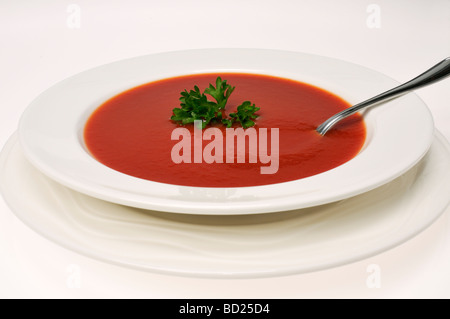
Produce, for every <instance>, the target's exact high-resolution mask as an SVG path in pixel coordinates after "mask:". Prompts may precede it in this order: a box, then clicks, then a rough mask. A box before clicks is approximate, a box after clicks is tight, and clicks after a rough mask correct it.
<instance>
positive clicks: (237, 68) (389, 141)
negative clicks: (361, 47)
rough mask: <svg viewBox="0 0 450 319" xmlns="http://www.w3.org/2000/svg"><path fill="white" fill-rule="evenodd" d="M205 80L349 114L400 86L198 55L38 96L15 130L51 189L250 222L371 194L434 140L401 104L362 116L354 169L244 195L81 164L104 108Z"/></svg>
mask: <svg viewBox="0 0 450 319" xmlns="http://www.w3.org/2000/svg"><path fill="white" fill-rule="evenodd" d="M205 72H248V73H262V74H269V75H276V76H281V77H285V78H291V79H294V80H299V81H303V82H307V83H310V84H313V85H316V86H319V87H322V88H324V89H326V90H329V91H331V92H333V93H335V94H337V95H339V96H341V97H342V98H344V99H346V100H347V101H349V102H350V103H351V104H355V103H357V102H360V101H362V100H364V99H366V98H369V97H371V96H373V95H375V94H378V93H380V92H382V91H384V90H386V89H389V88H392V87H393V86H395V85H397V84H398V83H397V82H396V81H394V80H392V79H390V78H388V77H386V76H385V75H382V74H380V73H377V72H375V71H372V70H369V69H366V68H364V67H361V66H358V65H355V64H351V63H347V62H343V61H339V60H335V59H330V58H325V57H319V56H314V55H307V54H301V53H293V52H283V51H272V50H256V49H208V50H206V49H205V50H192V51H181V52H170V53H162V54H155V55H149V56H144V57H139V58H133V59H129V60H124V61H120V62H115V63H112V64H108V65H105V66H101V67H98V68H95V69H92V70H88V71H85V72H83V73H80V74H78V75H75V76H73V77H71V78H69V79H66V80H64V81H62V82H60V83H59V84H57V85H55V86H54V87H52V88H50V89H48V90H47V91H45V92H44V93H42V94H41V95H40V96H39V97H38V98H36V100H34V101H33V102H32V103H31V105H30V106H29V107H28V108H27V110H26V111H25V112H24V114H23V117H22V118H21V121H20V125H19V130H18V133H19V138H20V142H21V145H22V147H23V150H24V153H25V155H26V157H27V158H28V159H29V161H30V162H31V163H32V164H33V165H35V166H36V167H37V168H38V169H39V170H41V171H42V172H43V173H44V174H46V175H47V176H49V177H51V178H52V179H54V180H55V181H57V182H59V183H61V184H63V185H66V186H68V187H70V188H72V189H74V190H77V191H79V192H82V193H85V194H87V195H90V196H94V197H97V198H100V199H104V200H108V201H111V202H114V203H119V204H124V205H128V206H133V207H139V208H146V209H154V210H158V211H166V212H177V213H195V214H212V215H223V214H252V213H265V212H274V211H285V210H291V209H297V208H303V207H310V206H314V205H320V204H325V203H329V202H333V201H337V200H340V199H344V198H348V197H350V196H355V195H357V194H361V193H363V192H366V191H368V190H371V189H374V188H376V187H378V186H380V185H382V184H385V183H387V182H389V181H391V180H392V179H394V178H395V177H397V176H399V175H401V174H402V173H404V172H406V171H407V170H408V169H410V168H411V167H412V166H413V165H414V164H416V163H417V162H418V161H419V160H420V159H421V158H422V157H423V156H424V154H425V153H426V151H427V150H428V148H429V146H430V144H431V141H432V138H433V130H434V125H433V120H432V117H431V114H430V112H429V110H428V108H427V107H426V105H425V104H424V103H423V102H422V101H421V100H420V99H419V98H418V97H417V96H416V95H415V94H408V95H406V96H403V97H400V98H398V99H396V100H393V101H390V102H388V103H385V104H384V105H382V106H379V107H377V108H374V109H372V110H370V111H369V112H367V113H366V114H365V115H364V117H365V121H366V125H367V131H368V137H367V141H366V144H365V146H364V147H363V150H362V151H361V152H360V153H359V154H358V155H357V156H356V157H355V158H354V159H352V160H350V161H349V162H347V163H345V164H344V165H341V166H339V167H337V168H335V169H332V170H330V171H327V172H325V173H322V174H318V175H315V176H312V177H309V178H304V179H300V180H296V181H292V182H286V183H280V184H274V185H267V186H257V187H242V188H198V187H184V186H176V185H169V184H163V183H156V182H152V181H147V180H143V179H139V178H135V177H132V176H129V175H126V174H123V173H120V172H117V171H115V170H112V169H110V168H108V167H106V166H104V165H102V164H101V163H99V162H97V161H96V160H95V159H94V158H92V157H91V156H90V155H89V154H88V152H87V151H86V149H85V147H84V145H83V140H82V130H83V127H84V124H85V121H86V119H87V118H88V116H89V115H90V114H91V112H92V111H93V110H94V109H95V108H96V107H98V106H99V105H100V104H101V103H102V102H104V101H105V100H107V99H108V98H110V97H112V96H114V95H116V94H118V93H120V92H122V91H124V90H126V89H129V88H131V87H135V86H137V85H140V84H143V83H147V82H151V81H153V80H157V79H161V78H167V77H172V76H176V75H183V74H192V73H205Z"/></svg>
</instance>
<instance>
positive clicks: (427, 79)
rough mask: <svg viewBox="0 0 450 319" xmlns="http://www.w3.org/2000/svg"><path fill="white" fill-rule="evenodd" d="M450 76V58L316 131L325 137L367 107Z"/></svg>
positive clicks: (350, 110) (354, 107)
mask: <svg viewBox="0 0 450 319" xmlns="http://www.w3.org/2000/svg"><path fill="white" fill-rule="evenodd" d="M449 75H450V57H448V58H446V59H444V60H442V61H441V62H439V63H438V64H436V65H435V66H433V67H432V68H430V69H428V70H427V71H425V72H424V73H422V74H421V75H419V76H417V77H415V78H414V79H412V80H410V81H408V82H406V83H404V84H401V85H399V86H397V87H395V88H393V89H390V90H388V91H386V92H384V93H381V94H378V95H376V96H374V97H372V98H370V99H368V100H366V101H364V102H361V103H358V104H356V105H354V106H352V107H349V108H348V109H345V110H343V111H341V112H339V113H337V114H335V115H333V116H332V117H330V118H329V119H328V120H326V121H325V122H323V123H322V124H320V125H319V126H318V127H317V129H316V131H317V132H318V133H319V134H321V135H325V133H326V132H327V131H328V130H329V129H330V128H331V127H332V126H334V125H335V124H336V123H337V122H339V121H340V120H342V119H344V118H346V117H348V116H350V115H352V114H354V113H356V112H358V111H360V110H362V109H364V108H366V107H369V106H373V105H374V104H377V103H380V102H382V101H385V100H388V99H392V98H395V97H398V96H400V95H403V94H405V93H407V92H409V91H411V90H414V89H418V88H420V87H423V86H426V85H429V84H432V83H435V82H437V81H440V80H442V79H444V78H445V77H447V76H449Z"/></svg>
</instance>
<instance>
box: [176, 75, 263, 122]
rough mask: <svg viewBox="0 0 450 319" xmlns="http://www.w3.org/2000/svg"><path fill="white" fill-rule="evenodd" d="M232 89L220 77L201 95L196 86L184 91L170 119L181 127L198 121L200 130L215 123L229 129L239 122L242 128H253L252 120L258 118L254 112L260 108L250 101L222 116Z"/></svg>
mask: <svg viewBox="0 0 450 319" xmlns="http://www.w3.org/2000/svg"><path fill="white" fill-rule="evenodd" d="M234 89H235V87H234V86H233V87H232V86H231V85H229V84H227V80H223V81H222V79H221V78H220V77H217V79H216V86H215V87H214V86H213V85H212V84H210V85H209V87H208V88H206V89H205V90H204V92H203V93H201V92H200V89H199V88H198V86H194V89H193V90H190V91H189V92H188V91H187V90H184V91H183V92H181V93H180V94H181V97H180V106H181V107H179V108H174V109H173V116H172V117H171V118H170V119H171V120H173V121H175V122H179V123H180V124H182V125H186V124H189V123H194V121H197V120H200V121H202V128H205V127H206V126H207V125H208V124H210V123H217V122H219V123H222V124H224V125H226V126H227V127H231V126H232V125H233V124H234V123H236V122H239V123H240V124H241V126H242V127H243V128H249V127H251V126H254V125H255V122H254V121H253V120H254V119H256V118H257V117H258V115H257V114H255V112H256V111H258V110H259V109H260V108H259V107H256V106H255V104H253V105H252V103H251V102H250V101H245V102H243V103H242V104H241V105H239V106H238V107H237V112H235V113H230V114H229V117H228V118H227V117H226V116H225V115H224V112H223V111H224V110H225V105H226V104H227V102H228V98H229V97H230V95H231V93H233V91H234ZM206 94H208V95H210V96H211V97H212V98H213V99H214V100H215V102H214V101H210V100H208V98H207V96H206Z"/></svg>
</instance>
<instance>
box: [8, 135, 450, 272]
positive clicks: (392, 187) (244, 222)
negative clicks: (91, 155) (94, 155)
mask: <svg viewBox="0 0 450 319" xmlns="http://www.w3.org/2000/svg"><path fill="white" fill-rule="evenodd" d="M0 191H1V192H2V194H3V196H4V198H5V200H6V202H7V203H8V204H9V206H10V207H11V209H12V211H13V212H14V213H15V214H16V215H17V216H18V217H19V218H20V219H21V220H22V221H23V222H25V223H26V224H27V225H29V226H30V227H31V228H32V229H34V230H35V231H37V232H38V233H40V234H41V235H43V236H44V237H47V238H49V239H51V240H53V241H54V242H56V243H58V244H60V245H62V246H64V247H66V248H69V249H72V250H74V251H76V252H79V253H82V254H84V255H87V256H90V257H93V258H96V259H99V260H102V261H106V262H110V263H114V264H118V265H121V266H126V267H132V268H137V269H141V270H146V271H153V272H162V273H169V274H177V275H184V276H202V277H216V278H228V277H234V278H238V277H239V278H249V277H265V276H277V275H286V274H294V273H302V272H309V271H316V270H320V269H325V268H329V267H333V266H338V265H343V264H346V263H350V262H354V261H357V260H360V259H363V258H366V257H369V256H372V255H375V254H378V253H380V252H383V251H385V250H387V249H390V248H392V247H394V246H396V245H398V244H400V243H402V242H404V241H406V240H408V239H409V238H411V237H412V236H414V235H416V234H418V233H419V232H421V231H422V230H424V229H425V228H426V227H427V226H429V225H430V224H431V223H432V222H433V221H434V220H436V219H437V218H438V217H439V216H440V214H441V213H442V212H443V211H444V210H445V208H446V207H447V205H448V204H449V200H450V198H449V194H450V145H449V144H448V142H447V141H445V139H444V138H443V137H442V136H441V135H440V134H437V136H436V139H435V140H434V142H433V144H432V146H431V148H430V151H429V152H428V153H427V155H426V156H425V157H424V158H423V159H422V161H420V163H418V164H417V165H416V166H414V167H413V168H412V169H411V170H409V171H408V172H407V173H406V174H404V175H402V176H401V177H399V178H397V179H395V180H394V181H392V182H390V183H388V184H386V185H384V186H381V187H379V188H377V189H375V190H372V191H370V192H367V193H365V194H362V195H359V196H355V197H352V198H350V199H346V200H342V201H340V202H337V203H332V204H327V205H323V206H316V207H312V208H305V209H300V210H294V211H290V212H280V213H271V214H270V213H269V214H255V215H240V216H206V215H185V214H171V213H164V212H156V211H147V210H142V209H138V208H133V207H128V206H122V205H117V204H113V203H110V202H106V201H102V200H99V199H96V198H93V197H89V196H86V195H83V194H81V193H78V192H75V191H72V190H70V189H69V188H66V187H64V186H62V185H60V184H58V183H56V182H54V181H53V180H51V179H49V178H48V177H46V176H45V175H44V174H42V173H41V172H40V171H38V170H37V169H36V168H34V166H32V165H30V164H29V162H28V161H27V160H26V159H25V157H24V156H23V152H22V150H21V148H20V145H19V144H18V142H17V138H16V136H14V137H13V138H11V139H10V141H9V142H8V143H7V144H6V146H5V148H4V149H3V151H2V153H1V154H0Z"/></svg>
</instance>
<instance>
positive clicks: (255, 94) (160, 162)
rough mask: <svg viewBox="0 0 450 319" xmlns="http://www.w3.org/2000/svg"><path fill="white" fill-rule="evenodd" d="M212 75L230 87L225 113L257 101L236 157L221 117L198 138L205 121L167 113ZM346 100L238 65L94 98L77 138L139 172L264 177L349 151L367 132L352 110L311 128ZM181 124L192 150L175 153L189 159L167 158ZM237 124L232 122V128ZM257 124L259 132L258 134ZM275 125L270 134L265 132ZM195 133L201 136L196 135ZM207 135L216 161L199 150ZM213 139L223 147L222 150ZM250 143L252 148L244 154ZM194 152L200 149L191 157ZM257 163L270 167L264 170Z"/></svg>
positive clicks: (213, 178)
mask: <svg viewBox="0 0 450 319" xmlns="http://www.w3.org/2000/svg"><path fill="white" fill-rule="evenodd" d="M217 76H220V77H221V78H222V79H223V80H227V82H228V84H230V85H231V86H234V87H235V89H234V91H233V93H232V94H231V96H230V97H229V100H228V103H227V105H226V109H225V113H229V112H235V110H236V107H237V106H238V105H239V104H241V103H242V102H243V101H251V102H252V103H254V104H255V105H256V106H257V107H259V108H260V110H259V111H258V112H257V113H256V114H258V115H259V117H258V118H257V119H256V120H255V123H256V125H255V126H254V127H253V128H251V129H252V132H254V133H256V139H250V138H249V137H248V136H247V137H246V139H245V143H244V144H243V145H241V147H242V146H244V147H245V153H244V154H245V158H244V160H242V153H241V160H238V159H237V157H238V156H239V154H238V149H237V148H238V146H237V141H236V145H235V147H234V149H235V151H236V153H235V154H234V155H233V154H231V155H230V152H228V153H227V151H229V150H230V148H229V147H230V145H228V148H227V145H226V143H225V141H230V140H228V139H227V138H226V135H227V133H229V131H230V129H227V128H226V127H225V126H224V125H222V124H212V127H214V128H216V129H217V130H215V132H216V135H215V136H214V137H212V138H211V136H209V138H203V137H202V132H206V130H207V129H208V127H207V128H205V129H204V130H201V129H200V130H198V129H196V128H195V127H194V125H193V124H192V123H191V124H186V125H184V126H180V124H177V123H175V122H173V121H172V120H171V119H170V118H171V116H172V110H173V109H174V108H177V107H179V106H180V101H179V98H180V92H181V91H184V90H185V89H187V90H188V91H189V90H190V89H192V88H193V87H194V86H195V85H197V86H198V87H199V88H200V89H201V90H203V88H206V87H208V86H209V84H210V83H212V84H214V83H215V80H216V78H217ZM349 106H350V105H349V104H348V103H347V102H346V101H344V100H343V99H341V98H340V97H338V96H336V95H334V94H332V93H330V92H327V91H325V90H323V89H320V88H318V87H315V86H312V85H309V84H306V83H302V82H297V81H293V80H289V79H284V78H279V77H274V76H268V75H257V74H241V73H223V74H196V75H187V76H179V77H174V78H168V79H164V80H159V81H155V82H152V83H147V84H143V85H141V86H138V87H135V88H132V89H129V90H127V91H125V92H123V93H121V94H119V95H117V96H114V97H112V98H111V99H109V100H108V101H106V102H105V103H103V104H102V105H100V106H99V107H98V108H97V109H96V110H95V111H94V112H93V114H91V116H90V117H89V119H88V121H87V123H86V125H85V129H84V142H85V145H86V147H87V150H88V151H89V153H90V154H91V155H92V156H93V157H94V158H95V159H97V160H98V161H99V162H100V163H102V164H104V165H106V166H108V167H109V168H111V169H113V170H116V171H118V172H121V173H124V174H127V175H131V176H134V177H137V178H141V179H145V180H150V181H154V182H160V183H168V184H174V185H182V186H198V187H248V186H260V185H269V184H275V183H282V182H288V181H293V180H298V179H301V178H306V177H309V176H313V175H316V174H320V173H323V172H325V171H328V170H330V169H333V168H335V167H337V166H339V165H342V164H343V163H345V162H347V161H349V160H351V159H352V158H353V157H355V156H356V155H357V154H358V152H359V151H360V150H361V147H362V145H363V144H364V140H365V137H366V131H365V125H364V122H363V120H362V118H361V116H360V115H359V114H355V115H353V116H351V117H349V118H347V119H345V120H343V121H341V122H340V123H338V124H337V125H336V126H335V127H333V129H331V130H330V131H329V132H328V133H327V134H326V135H325V136H320V135H319V134H318V133H317V132H316V131H315V129H316V128H317V126H318V125H319V124H321V123H322V122H323V121H325V120H326V119H327V118H329V117H330V116H332V115H333V114H335V113H337V112H339V111H341V110H343V109H345V108H347V107H349ZM180 127H183V128H185V131H184V132H185V133H189V134H188V135H186V136H187V137H186V136H185V138H189V139H191V140H190V141H188V142H189V143H186V144H185V145H189V147H191V148H192V152H187V150H186V149H183V151H182V154H181V153H180V154H181V155H183V156H184V158H185V159H187V158H190V157H191V156H192V160H186V161H181V162H180V160H174V158H173V155H174V152H175V153H176V154H178V152H179V148H180V144H179V143H181V142H180V139H174V138H173V132H174V131H175V130H176V129H178V128H180ZM237 127H238V125H236V124H235V125H234V126H233V127H232V128H231V130H232V129H233V128H234V129H235V128H237ZM227 130H228V131H227ZM247 130H250V129H247ZM247 130H245V131H247ZM219 132H220V133H222V134H223V138H222V137H220V136H219V135H220V134H219ZM261 132H264V133H265V134H264V138H265V140H264V139H262V137H263V135H262V133H261ZM275 132H276V133H277V136H276V137H277V138H276V139H275V135H274V134H272V133H275ZM218 134H219V135H218ZM195 136H197V138H200V139H201V140H199V139H197V140H195ZM205 136H206V135H205ZM219 137H220V139H219ZM258 138H260V139H259V140H258ZM264 141H267V143H268V144H267V145H266V146H267V149H266V150H265V155H274V154H271V152H272V153H274V151H275V150H276V152H277V154H276V155H277V158H276V159H275V158H274V157H272V163H268V162H267V156H266V157H265V158H266V160H265V161H264V160H263V159H264V156H261V152H260V151H261V150H262V149H263V148H264V147H263V146H264V145H263V144H261V143H262V142H264ZM185 142H186V141H185ZM219 142H221V144H220V143H219ZM211 143H215V150H214V152H213V153H211V154H213V155H215V156H216V159H217V158H218V157H217V156H218V154H223V160H222V161H220V160H217V161H213V162H211V161H208V160H206V159H204V158H202V157H201V155H202V152H203V151H205V152H206V149H207V148H208V147H209V149H210V150H211V145H212V144H211ZM251 143H256V144H253V145H252V144H251ZM274 143H276V145H275V144H274ZM219 146H220V147H221V148H222V147H223V149H220V151H221V152H218V150H219V148H218V147H219ZM275 146H276V148H275ZM252 147H254V148H253V150H256V154H253V155H255V156H254V158H253V160H250V158H251V156H250V153H251V151H252ZM189 151H191V150H189ZM196 154H197V155H198V154H200V156H199V157H197V158H194V157H195V155H196ZM258 155H260V156H258ZM220 156H222V155H220ZM220 156H219V159H220ZM233 156H234V159H235V160H233ZM230 158H231V160H230ZM275 160H276V161H277V162H276V167H275V164H274V163H275ZM272 164H273V165H272ZM269 165H272V166H271V167H270V168H271V169H270V170H269V169H268V167H269ZM262 167H266V169H267V171H269V172H266V173H264V171H263V168H262Z"/></svg>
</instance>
